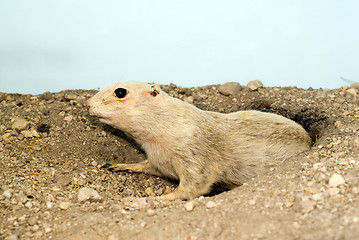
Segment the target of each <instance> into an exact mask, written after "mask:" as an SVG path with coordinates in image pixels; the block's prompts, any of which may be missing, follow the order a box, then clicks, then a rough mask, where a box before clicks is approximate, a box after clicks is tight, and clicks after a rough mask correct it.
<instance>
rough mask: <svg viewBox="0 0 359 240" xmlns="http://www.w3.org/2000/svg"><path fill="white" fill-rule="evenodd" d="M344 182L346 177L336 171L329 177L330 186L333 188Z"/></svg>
mask: <svg viewBox="0 0 359 240" xmlns="http://www.w3.org/2000/svg"><path fill="white" fill-rule="evenodd" d="M344 183H345V180H344V178H343V177H342V176H341V175H339V174H337V173H334V174H333V176H331V177H330V179H329V187H332V188H335V187H337V186H339V185H342V184H344Z"/></svg>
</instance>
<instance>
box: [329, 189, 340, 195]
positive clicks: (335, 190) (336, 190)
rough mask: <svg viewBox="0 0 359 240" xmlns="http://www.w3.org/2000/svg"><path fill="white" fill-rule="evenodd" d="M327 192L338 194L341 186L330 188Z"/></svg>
mask: <svg viewBox="0 0 359 240" xmlns="http://www.w3.org/2000/svg"><path fill="white" fill-rule="evenodd" d="M327 193H329V195H330V196H335V195H338V193H339V188H328V190H327Z"/></svg>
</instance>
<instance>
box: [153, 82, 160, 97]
mask: <svg viewBox="0 0 359 240" xmlns="http://www.w3.org/2000/svg"><path fill="white" fill-rule="evenodd" d="M160 91H161V89H160V87H159V86H158V85H157V84H153V85H151V92H150V94H151V95H152V96H154V97H156V96H157V95H158V94H160Z"/></svg>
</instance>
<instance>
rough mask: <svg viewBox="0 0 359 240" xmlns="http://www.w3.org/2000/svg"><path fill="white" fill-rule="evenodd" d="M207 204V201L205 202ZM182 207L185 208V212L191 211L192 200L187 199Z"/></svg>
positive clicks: (192, 207) (192, 206)
mask: <svg viewBox="0 0 359 240" xmlns="http://www.w3.org/2000/svg"><path fill="white" fill-rule="evenodd" d="M207 204H208V203H207ZM184 208H185V209H186V210H187V212H191V211H192V210H193V209H194V202H193V201H189V202H187V203H186V204H185V205H184Z"/></svg>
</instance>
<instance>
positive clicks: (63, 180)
mask: <svg viewBox="0 0 359 240" xmlns="http://www.w3.org/2000/svg"><path fill="white" fill-rule="evenodd" d="M53 181H54V183H57V184H59V185H60V186H62V187H66V186H68V185H69V184H70V183H71V179H70V178H69V177H67V176H66V175H64V174H62V173H60V172H58V171H56V172H55V174H54V178H53Z"/></svg>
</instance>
